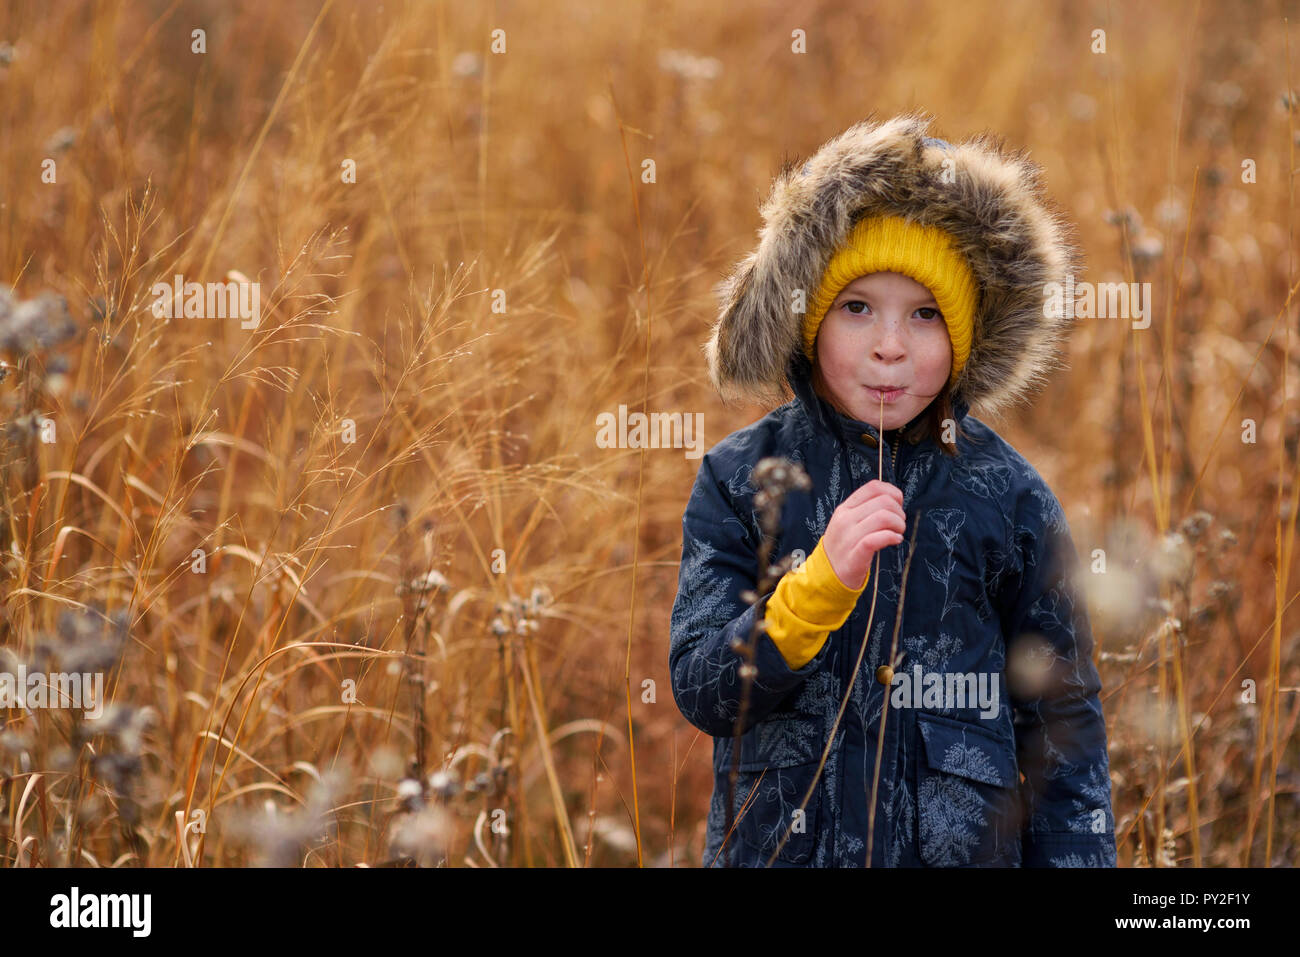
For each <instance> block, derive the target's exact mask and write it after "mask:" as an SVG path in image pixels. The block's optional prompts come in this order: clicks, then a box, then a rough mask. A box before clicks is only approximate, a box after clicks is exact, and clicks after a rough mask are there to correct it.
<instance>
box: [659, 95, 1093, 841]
mask: <svg viewBox="0 0 1300 957" xmlns="http://www.w3.org/2000/svg"><path fill="white" fill-rule="evenodd" d="M929 124H930V121H929V118H928V117H927V116H926V114H924V113H919V112H918V113H908V114H904V115H901V116H897V117H895V118H893V119H890V120H888V121H885V122H880V123H876V122H873V121H872V120H870V119H868V120H867V121H865V122H863V123H859V124H857V125H855V126H853V127H852V128H850V129H849V130H847V131H846V132H844V133H843V134H841V135H840V136H838V137H836V138H835V139H833V140H831V141H830V142H828V143H826V144H825V145H824V146H822V147H821V148H820V149H819V150H818V151H817V153H816V154H815V155H814V156H813V157H812V158H811V159H810V160H809V161H808V162H807V163H806V164H804V166H803V167H802V168H801V169H799V170H795V169H794V168H793V167H791V166H787V167H786V168H785V169H783V170H782V172H781V174H780V175H779V176H778V177H777V179H776V182H775V184H774V186H773V189H772V192H771V195H770V196H769V198H768V200H767V201H766V203H765V204H764V205H763V207H762V210H761V212H762V215H763V219H764V226H763V228H762V230H761V232H760V239H759V244H758V247H757V249H756V250H755V251H754V252H753V253H751V254H750V255H749V256H748V257H747V258H746V259H744V260H743V261H742V262H741V263H740V264H739V265H738V266H737V268H736V270H735V271H734V272H733V273H732V274H731V276H730V277H729V278H728V279H727V280H725V281H724V282H723V283H722V284H721V286H720V287H719V296H720V299H721V301H722V311H721V315H720V316H719V318H718V321H717V323H716V325H715V327H714V329H713V334H712V336H711V338H710V340H709V342H708V344H707V346H706V350H705V351H706V355H707V358H708V364H709V371H710V376H711V379H712V381H713V384H714V386H715V387H716V388H717V389H718V390H719V391H720V392H724V393H726V392H731V391H739V392H742V393H745V394H748V395H750V396H753V397H756V398H759V399H764V400H770V399H772V397H773V396H774V395H780V394H781V393H780V390H781V388H782V385H783V381H784V382H786V383H788V384H789V386H790V387H791V389H792V390H793V392H794V399H793V400H791V401H789V402H787V403H786V404H784V405H781V406H780V407H779V408H777V409H775V411H773V412H770V413H769V414H767V415H766V416H764V417H763V418H762V419H760V420H759V421H758V422H755V423H754V424H752V425H750V426H748V427H747V428H744V429H741V430H739V431H737V432H734V433H732V434H731V435H729V436H728V437H727V438H725V439H724V440H722V441H721V442H719V443H718V444H717V445H716V446H714V447H713V448H712V449H710V450H709V452H708V453H706V454H705V456H704V458H703V460H702V462H701V465H700V469H699V474H698V476H697V478H696V482H695V487H694V489H693V491H692V492H691V496H690V500H689V501H688V503H687V506H686V511H685V514H684V515H683V517H682V561H681V568H680V577H679V581H678V591H677V598H676V601H675V603H674V606H673V612H672V625H671V630H672V636H671V648H670V652H669V665H670V669H671V674H672V687H673V696H674V699H675V700H676V702H677V706H678V707H679V708H680V709H681V711H682V714H684V715H685V716H686V718H687V720H689V721H690V722H691V723H692V724H693V725H695V726H696V727H698V728H700V729H701V730H703V731H705V732H707V733H708V734H710V735H712V736H713V737H714V742H713V767H714V790H713V797H712V801H711V804H710V807H709V815H708V829H707V837H706V842H705V848H704V855H703V864H704V865H705V866H725V865H738V866H746V867H763V866H815V867H834V866H841V867H842V866H865V865H867V864H868V855H869V862H870V865H871V866H873V867H882V866H884V867H909V866H910V867H916V866H1021V865H1023V866H1033V867H1044V866H1052V867H1062V866H1064V867H1074V866H1084V867H1112V866H1114V863H1115V837H1114V818H1113V815H1112V811H1111V801H1110V778H1109V770H1108V762H1107V755H1106V728H1105V721H1104V717H1103V715H1102V710H1101V704H1100V701H1099V698H1098V692H1099V690H1100V679H1099V677H1098V674H1097V670H1096V668H1095V667H1094V665H1093V662H1092V657H1091V655H1092V636H1091V632H1090V628H1089V621H1088V615H1087V610H1086V608H1085V605H1084V601H1083V597H1082V593H1081V591H1080V589H1079V584H1078V580H1077V576H1078V571H1077V564H1078V556H1077V553H1076V552H1075V549H1074V543H1073V539H1072V538H1071V535H1070V530H1069V527H1068V525H1067V523H1066V520H1065V516H1064V513H1063V511H1062V508H1061V505H1060V503H1059V501H1058V500H1057V498H1056V496H1055V495H1054V494H1053V493H1052V491H1051V489H1050V488H1049V487H1048V486H1047V484H1046V483H1045V482H1044V481H1043V479H1042V478H1041V477H1040V476H1039V474H1038V472H1037V471H1036V470H1035V469H1034V468H1033V466H1031V465H1030V464H1029V463H1028V462H1026V461H1025V459H1024V458H1022V457H1021V456H1020V454H1019V453H1017V452H1016V450H1015V449H1013V448H1012V447H1011V446H1010V445H1008V444H1007V443H1006V442H1005V441H1004V440H1003V439H1002V438H1001V437H1000V436H999V435H998V434H997V433H996V432H995V431H993V429H991V428H990V427H989V426H987V425H986V424H985V423H984V422H982V421H981V420H980V419H978V418H976V417H975V416H973V415H970V414H969V410H970V409H971V408H972V407H978V408H979V409H980V411H981V412H986V413H988V414H989V415H996V414H997V413H999V412H1001V411H1002V410H1004V409H1005V408H1006V407H1008V406H1010V405H1011V404H1013V403H1014V402H1016V401H1018V400H1020V399H1022V398H1024V397H1025V396H1027V395H1028V394H1029V393H1030V391H1031V389H1032V388H1033V387H1035V386H1036V385H1038V384H1039V382H1040V381H1041V379H1042V374H1043V372H1044V371H1046V370H1048V369H1049V368H1051V367H1052V366H1053V365H1055V364H1057V363H1058V362H1059V353H1060V352H1061V350H1062V344H1063V340H1064V336H1065V334H1066V332H1067V323H1068V321H1069V320H1068V319H1067V318H1065V317H1066V316H1069V315H1072V313H1071V312H1070V311H1068V310H1061V309H1054V308H1047V307H1045V302H1046V301H1047V300H1046V298H1045V293H1046V291H1047V290H1046V289H1045V287H1046V286H1047V285H1048V284H1050V283H1053V282H1058V283H1059V282H1064V280H1065V277H1066V275H1067V274H1071V273H1074V272H1076V271H1077V269H1078V261H1079V260H1078V252H1077V249H1076V248H1075V246H1074V245H1073V244H1072V242H1071V240H1070V238H1069V236H1068V232H1069V226H1068V224H1067V223H1066V222H1065V221H1064V219H1063V217H1062V216H1061V215H1060V214H1059V213H1058V212H1057V210H1056V207H1055V206H1054V205H1052V204H1051V202H1050V201H1049V200H1048V199H1046V198H1045V197H1044V195H1043V188H1042V186H1041V184H1040V181H1039V173H1040V171H1039V169H1038V167H1037V166H1036V165H1034V164H1032V163H1031V162H1030V161H1029V160H1028V159H1027V158H1026V156H1025V155H1024V153H1023V152H1021V153H1015V154H1009V153H1007V152H1006V151H1005V150H1004V149H1003V147H1002V146H1001V144H1000V143H999V142H998V141H996V140H995V139H994V138H993V137H992V136H990V135H988V134H982V135H980V136H977V137H975V138H974V139H972V140H969V141H967V142H964V143H960V144H957V145H955V146H953V145H950V144H949V143H947V142H945V141H943V140H939V139H935V138H932V137H930V136H927V135H926V130H927V128H928V127H929ZM774 456H775V457H782V458H785V459H788V460H790V461H793V462H795V463H797V464H798V465H800V466H801V467H802V468H803V470H804V471H805V472H806V473H807V475H808V477H809V478H810V479H811V484H812V490H811V494H805V493H803V492H800V491H797V490H795V491H791V492H790V493H789V494H788V495H787V496H786V498H785V500H784V504H783V507H782V511H781V514H780V526H779V533H778V534H777V535H776V536H775V538H774V539H772V540H770V544H771V545H772V549H771V551H770V553H769V555H770V559H771V561H772V562H775V561H777V559H779V558H786V559H788V560H790V566H791V567H790V569H789V570H788V571H786V572H785V573H784V574H783V575H781V577H780V579H779V582H778V583H777V584H776V585H775V587H774V588H769V589H768V590H767V591H766V593H765V594H762V595H760V596H758V600H757V601H755V602H754V603H753V604H747V603H746V601H745V600H744V598H742V593H744V592H746V591H747V590H753V589H755V588H756V583H757V582H758V581H759V577H758V574H757V573H758V567H757V566H758V560H759V555H760V545H761V544H762V540H761V539H762V533H761V531H760V525H759V516H758V509H759V508H760V507H761V505H762V500H761V499H760V500H759V501H758V503H756V502H755V493H756V491H757V489H756V488H755V484H754V482H753V481H751V473H752V472H753V470H754V468H755V466H756V465H757V464H758V463H759V461H760V460H762V459H764V458H767V457H774ZM909 553H910V554H909ZM805 556H806V558H805ZM873 559H874V565H873ZM905 566H906V568H907V578H906V581H904V570H905ZM872 575H874V576H875V578H874V581H873V579H872ZM751 597H752V596H751ZM873 603H874V609H873ZM900 604H901V608H900ZM896 619H897V622H896ZM868 622H869V623H870V633H869V634H867V633H866V632H867V629H868ZM756 628H757V645H756V646H755V649H754V657H753V659H752V663H753V666H754V668H753V670H752V677H751V679H750V680H751V684H750V688H749V690H748V698H747V704H746V707H745V709H744V714H743V726H742V727H741V728H739V729H738V728H737V727H736V724H737V720H738V718H739V717H740V716H741V707H740V705H741V699H742V693H743V689H744V684H745V671H743V670H742V669H741V667H740V666H741V664H742V663H743V661H744V659H743V658H742V657H741V654H740V652H739V651H738V648H737V645H738V644H740V643H747V642H749V641H750V638H751V633H752V632H753V631H754V629H756ZM864 641H865V642H866V647H865V648H863V647H862V644H863V642H864ZM846 694H847V696H848V701H847V704H846V706H845V707H844V709H843V714H842V715H841V714H840V712H841V702H842V701H843V699H844V698H845V696H846ZM882 718H883V725H884V727H883V729H882V727H881V725H882ZM737 730H740V731H742V732H743V734H742V736H741V738H740V755H739V760H738V762H737V763H738V771H739V774H738V777H737V781H736V787H735V789H734V804H733V806H732V809H731V814H730V815H728V813H727V808H726V807H725V803H726V799H727V795H728V778H729V776H730V774H731V770H732V763H733V754H734V747H735V741H736V739H735V737H734V735H735V734H736V732H737ZM832 735H833V736H832ZM823 754H825V760H824V762H823ZM1022 778H1023V780H1022ZM729 818H730V819H732V820H734V826H733V828H732V830H731V833H730V834H724V830H725V828H726V824H727V821H728V819H729ZM724 839H725V846H724Z"/></svg>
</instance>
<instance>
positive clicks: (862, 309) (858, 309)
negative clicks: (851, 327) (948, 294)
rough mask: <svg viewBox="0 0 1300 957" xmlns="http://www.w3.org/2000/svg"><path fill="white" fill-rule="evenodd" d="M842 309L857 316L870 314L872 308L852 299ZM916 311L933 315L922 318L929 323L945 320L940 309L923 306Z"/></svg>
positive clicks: (859, 300)
mask: <svg viewBox="0 0 1300 957" xmlns="http://www.w3.org/2000/svg"><path fill="white" fill-rule="evenodd" d="M841 308H843V309H847V310H848V311H849V312H851V313H853V315H855V316H861V315H864V314H865V313H866V312H868V311H869V310H870V309H871V307H870V306H869V305H867V304H866V303H865V302H863V301H862V300H861V299H850V300H849V301H848V302H845V303H844V304H843V305H842V306H841ZM916 311H917V312H921V313H926V312H929V313H933V315H929V316H922V317H921V318H923V319H926V320H929V321H933V320H935V319H942V318H943V313H941V312H940V311H939V310H938V309H936V308H934V307H933V306H922V307H921V308H920V309H918V310H916Z"/></svg>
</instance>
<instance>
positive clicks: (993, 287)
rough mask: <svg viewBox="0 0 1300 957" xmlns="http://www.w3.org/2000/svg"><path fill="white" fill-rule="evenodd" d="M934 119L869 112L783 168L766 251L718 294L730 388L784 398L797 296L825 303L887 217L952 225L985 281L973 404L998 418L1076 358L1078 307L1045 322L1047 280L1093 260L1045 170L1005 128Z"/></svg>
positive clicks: (718, 341) (798, 315) (715, 347)
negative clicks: (944, 133)
mask: <svg viewBox="0 0 1300 957" xmlns="http://www.w3.org/2000/svg"><path fill="white" fill-rule="evenodd" d="M929 125H930V118H929V116H928V115H927V114H925V113H924V112H920V111H915V112H910V113H905V114H902V115H900V116H896V117H894V118H892V119H889V120H886V121H883V122H876V121H874V120H873V119H871V118H868V119H867V120H864V121H863V122H861V123H858V124H856V125H854V126H852V127H850V128H849V129H848V130H846V131H845V132H843V133H842V134H840V135H839V136H837V137H835V138H834V139H832V140H830V141H829V142H828V143H826V144H825V145H823V146H822V147H821V148H820V149H818V150H817V152H816V153H814V154H813V156H812V157H811V158H810V159H809V160H808V161H807V162H806V163H804V164H802V165H801V166H800V165H797V164H795V163H787V164H786V165H785V166H784V167H783V168H782V170H781V172H780V173H779V174H778V175H777V177H776V180H775V182H774V184H773V186H772V191H771V193H770V195H769V196H768V198H767V200H766V201H765V202H764V203H763V205H762V207H761V209H760V213H761V215H762V217H763V226H762V228H761V229H760V230H759V234H758V235H759V243H758V247H757V248H756V249H755V250H754V251H753V252H751V253H750V254H749V255H748V256H746V257H745V258H744V259H743V260H741V261H740V262H739V263H738V264H737V265H736V267H735V268H734V269H733V270H732V272H731V274H730V275H729V276H728V277H727V278H726V279H724V280H723V281H722V282H721V283H719V284H718V286H717V287H716V289H715V293H716V295H717V297H718V301H719V303H720V306H721V312H720V314H719V316H718V319H717V321H716V322H715V324H714V327H713V332H712V335H711V336H710V338H709V340H708V342H707V343H706V344H705V346H704V351H705V355H706V357H707V359H708V365H709V376H710V379H711V380H712V382H713V385H714V387H715V388H716V389H717V390H718V391H719V392H720V393H722V394H723V395H724V396H730V395H734V394H737V393H738V394H740V395H744V396H748V397H751V398H754V399H757V400H759V401H763V402H769V403H770V402H774V401H780V400H781V399H782V398H783V397H784V393H785V385H786V382H787V381H788V380H787V369H788V368H790V360H791V358H792V356H793V355H794V354H795V353H796V352H799V351H800V333H801V329H802V324H803V320H804V313H802V312H796V311H795V310H794V308H793V303H794V301H795V295H794V294H795V291H796V290H800V289H802V290H804V291H805V299H811V297H812V293H813V291H814V290H815V289H816V288H817V286H818V284H819V282H820V281H821V276H822V273H823V272H824V271H825V268H826V264H827V263H828V262H829V261H830V258H831V256H832V255H833V254H834V252H835V250H836V249H837V248H838V247H839V246H840V245H841V244H843V242H844V241H845V239H846V237H847V236H848V233H849V231H850V229H851V228H852V226H853V224H854V223H855V222H856V221H857V220H858V219H859V218H861V217H863V216H867V215H875V214H881V213H890V214H893V215H900V216H905V217H907V218H909V219H911V220H913V221H915V222H919V223H921V224H924V225H933V226H938V227H941V228H943V229H945V230H946V231H947V232H948V233H949V234H950V235H951V236H952V238H953V241H954V243H955V245H956V247H957V249H958V250H959V251H960V252H961V253H962V254H963V255H964V256H965V257H966V260H967V262H968V263H969V264H970V267H971V270H972V272H973V273H974V275H975V278H976V280H977V281H978V283H979V288H980V301H979V306H978V308H977V309H976V313H975V332H974V342H973V345H972V348H971V353H970V357H969V359H968V360H967V362H966V365H965V367H964V368H963V369H962V371H961V374H960V375H959V376H958V378H957V381H956V383H955V384H954V393H955V394H956V395H958V396H961V397H962V398H964V399H965V401H966V403H967V404H969V406H971V407H973V408H974V409H975V410H976V411H978V412H980V413H981V414H985V415H988V416H993V417H996V416H998V415H999V414H1000V413H1002V412H1003V411H1005V410H1006V409H1007V408H1008V407H1010V406H1011V405H1014V404H1015V403H1017V402H1018V401H1021V400H1023V399H1025V398H1027V397H1028V396H1029V395H1030V393H1032V392H1033V391H1034V390H1035V389H1036V388H1037V387H1038V386H1040V385H1041V384H1042V382H1043V381H1044V380H1045V378H1046V373H1047V372H1048V371H1050V370H1051V369H1053V368H1055V367H1057V366H1060V365H1062V364H1063V361H1062V353H1063V350H1064V345H1065V340H1066V336H1067V334H1068V327H1069V325H1070V323H1071V321H1072V320H1071V319H1070V318H1069V316H1071V315H1072V314H1073V312H1072V310H1069V309H1065V310H1060V311H1061V312H1063V313H1064V315H1062V316H1056V317H1049V316H1045V315H1044V312H1045V311H1046V310H1044V302H1045V295H1044V286H1045V284H1047V283H1049V282H1059V283H1062V284H1064V283H1065V277H1066V275H1067V274H1074V275H1075V276H1076V277H1077V276H1078V274H1079V272H1080V270H1081V267H1082V257H1081V254H1080V252H1079V250H1078V247H1077V246H1076V245H1075V242H1074V240H1073V227H1072V226H1071V225H1070V224H1069V222H1068V221H1067V220H1066V219H1065V217H1064V216H1063V215H1062V214H1061V212H1060V211H1059V209H1058V207H1057V206H1056V205H1055V204H1054V203H1053V202H1052V201H1051V200H1050V199H1049V198H1047V197H1046V195H1045V192H1044V187H1043V185H1042V182H1041V179H1040V175H1041V168H1040V167H1039V166H1037V164H1035V163H1033V162H1031V161H1030V160H1029V159H1028V155H1027V151H1025V150H1020V151H1015V152H1009V151H1008V150H1006V148H1005V147H1004V146H1003V144H1002V142H1001V140H1000V138H998V137H996V136H995V135H994V134H991V133H981V134H978V135H976V136H974V137H972V138H970V139H968V140H966V141H964V142H961V143H957V144H955V145H953V144H950V143H947V142H945V141H944V140H941V139H937V138H934V137H931V136H928V135H927V132H926V131H927V129H928V127H929Z"/></svg>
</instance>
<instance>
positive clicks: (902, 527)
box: [853, 510, 907, 538]
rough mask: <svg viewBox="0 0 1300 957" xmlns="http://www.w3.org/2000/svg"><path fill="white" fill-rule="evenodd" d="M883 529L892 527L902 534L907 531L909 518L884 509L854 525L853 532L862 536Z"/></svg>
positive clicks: (857, 535)
mask: <svg viewBox="0 0 1300 957" xmlns="http://www.w3.org/2000/svg"><path fill="white" fill-rule="evenodd" d="M882 529H892V530H893V531H896V532H898V533H899V534H902V533H904V532H906V531H907V518H906V516H903V515H898V514H896V513H895V512H889V511H884V510H882V511H879V512H874V513H872V514H871V515H868V516H867V517H866V518H864V519H863V520H862V521H860V522H858V523H857V524H856V525H855V526H854V527H853V533H854V535H855V536H856V537H859V538H860V537H861V536H863V535H867V534H870V533H871V532H875V531H879V530H882Z"/></svg>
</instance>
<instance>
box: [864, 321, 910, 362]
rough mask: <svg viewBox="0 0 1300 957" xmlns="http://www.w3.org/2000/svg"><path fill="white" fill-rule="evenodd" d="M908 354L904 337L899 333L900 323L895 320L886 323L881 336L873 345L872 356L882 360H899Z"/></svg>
mask: <svg viewBox="0 0 1300 957" xmlns="http://www.w3.org/2000/svg"><path fill="white" fill-rule="evenodd" d="M906 354H907V350H906V349H905V348H904V346H903V339H902V337H901V336H900V335H899V334H898V325H897V324H896V323H893V322H890V323H886V324H885V326H884V328H883V329H882V330H881V334H880V337H879V338H878V339H877V340H876V342H875V344H874V345H873V346H872V349H871V355H872V357H873V358H875V359H876V360H878V361H880V362H897V361H898V360H899V359H901V358H903V356H904V355H906Z"/></svg>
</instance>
